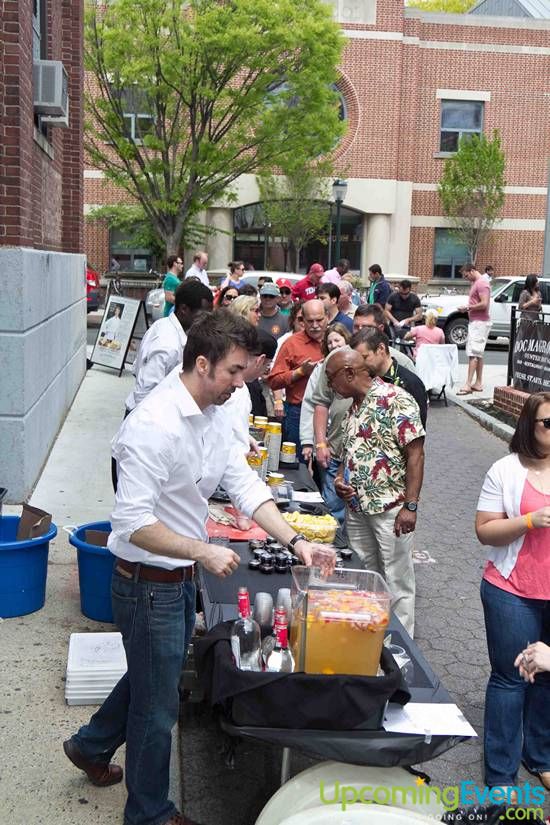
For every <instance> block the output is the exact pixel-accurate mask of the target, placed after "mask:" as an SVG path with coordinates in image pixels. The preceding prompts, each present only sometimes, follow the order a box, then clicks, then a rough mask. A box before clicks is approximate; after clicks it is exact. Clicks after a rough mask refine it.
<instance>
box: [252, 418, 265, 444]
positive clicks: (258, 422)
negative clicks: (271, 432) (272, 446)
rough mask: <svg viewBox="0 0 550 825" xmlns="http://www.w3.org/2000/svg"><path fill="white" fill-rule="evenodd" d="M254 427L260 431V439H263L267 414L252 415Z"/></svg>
mask: <svg viewBox="0 0 550 825" xmlns="http://www.w3.org/2000/svg"><path fill="white" fill-rule="evenodd" d="M254 429H255V430H258V431H260V432H261V434H262V436H261V438H260V441H263V440H264V438H265V431H266V430H267V416H266V415H256V416H254Z"/></svg>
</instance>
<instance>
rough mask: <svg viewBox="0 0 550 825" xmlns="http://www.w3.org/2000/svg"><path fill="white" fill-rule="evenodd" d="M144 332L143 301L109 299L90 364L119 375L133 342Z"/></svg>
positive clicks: (116, 296)
mask: <svg viewBox="0 0 550 825" xmlns="http://www.w3.org/2000/svg"><path fill="white" fill-rule="evenodd" d="M146 329H147V317H146V314H145V304H144V303H143V301H138V300H136V299H135V298H124V297H122V296H121V295H111V297H110V298H109V301H108V303H107V306H106V307H105V314H104V316H103V321H102V322H101V326H100V328H99V332H98V334H97V339H96V342H95V344H94V349H93V351H92V356H91V358H90V361H91V362H92V363H94V364H100V365H101V366H102V367H111V368H112V369H114V370H118V373H119V375H121V374H122V370H123V369H124V362H125V361H126V358H127V356H128V351H129V349H130V344H131V342H132V339H133V338H141V337H143V334H144V332H145V330H146Z"/></svg>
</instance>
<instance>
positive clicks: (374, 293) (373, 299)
mask: <svg viewBox="0 0 550 825" xmlns="http://www.w3.org/2000/svg"><path fill="white" fill-rule="evenodd" d="M369 281H370V288H369V294H368V298H367V300H368V303H369V304H380V305H381V306H383V307H385V306H386V304H387V303H388V298H389V297H390V294H391V286H390V285H389V283H388V282H387V281H386V279H385V278H384V273H383V272H382V267H381V266H380V265H379V264H372V265H371V266H369Z"/></svg>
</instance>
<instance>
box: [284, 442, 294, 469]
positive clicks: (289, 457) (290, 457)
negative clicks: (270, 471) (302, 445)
mask: <svg viewBox="0 0 550 825" xmlns="http://www.w3.org/2000/svg"><path fill="white" fill-rule="evenodd" d="M281 464H296V444H295V443H294V442H293V441H283V443H282V444H281Z"/></svg>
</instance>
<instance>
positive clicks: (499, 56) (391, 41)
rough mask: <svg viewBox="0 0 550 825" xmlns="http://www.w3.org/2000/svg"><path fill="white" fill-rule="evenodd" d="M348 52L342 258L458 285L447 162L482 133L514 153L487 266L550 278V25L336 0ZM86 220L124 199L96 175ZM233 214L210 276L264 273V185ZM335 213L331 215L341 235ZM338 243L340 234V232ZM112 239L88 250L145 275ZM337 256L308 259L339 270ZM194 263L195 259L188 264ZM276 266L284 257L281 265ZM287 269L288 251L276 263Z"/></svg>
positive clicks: (370, 0) (241, 199)
mask: <svg viewBox="0 0 550 825" xmlns="http://www.w3.org/2000/svg"><path fill="white" fill-rule="evenodd" d="M331 5H332V6H333V7H334V14H335V18H336V19H337V20H338V21H339V22H340V23H341V25H342V28H343V30H344V33H345V35H346V38H347V45H346V48H345V51H344V56H343V60H342V64H341V78H340V82H339V89H340V92H341V97H342V116H343V117H345V119H346V120H347V124H348V129H347V134H346V136H345V137H344V138H343V140H342V141H341V144H340V146H339V147H338V150H337V158H338V161H339V163H340V166H341V170H342V174H345V176H346V178H347V181H348V189H347V194H346V198H345V201H344V204H343V212H342V254H343V255H346V257H349V258H350V259H351V261H352V266H353V268H354V269H355V270H360V271H361V273H362V275H363V277H365V276H366V273H367V268H368V265H369V264H370V263H373V262H377V263H379V264H381V265H382V267H383V268H384V270H385V271H387V272H389V273H400V274H407V273H408V274H409V275H412V276H417V277H419V278H420V279H421V280H422V281H424V282H426V281H429V280H432V279H434V278H451V277H456V275H457V274H458V268H459V266H460V264H461V263H463V261H464V259H465V257H466V252H465V250H464V249H463V248H461V247H460V245H459V244H457V243H456V241H455V240H454V239H453V237H452V235H451V234H450V233H449V231H448V222H447V221H446V219H445V218H444V217H443V216H442V211H441V206H440V203H439V198H438V195H437V183H438V181H439V179H440V177H441V174H442V170H443V163H444V159H445V158H446V157H448V156H449V154H450V153H452V152H453V151H454V150H455V149H456V146H457V143H458V139H459V136H460V135H461V134H464V133H468V132H484V133H486V134H487V135H491V134H492V131H493V129H499V130H500V133H501V137H502V144H503V149H504V151H505V155H506V181H507V186H506V202H505V206H504V211H503V215H502V220H501V221H500V222H499V223H498V225H497V226H496V228H495V229H494V230H493V232H492V233H491V235H490V237H489V238H488V241H487V243H486V245H485V247H484V248H482V249H481V250H480V253H479V257H478V263H479V264H480V265H484V264H487V263H491V264H492V265H493V266H494V267H495V270H496V273H497V274H501V275H506V274H509V275H511V274H514V275H516V274H521V273H527V272H537V271H540V269H541V266H542V253H543V232H544V219H545V205H546V201H545V195H546V174H547V172H546V170H547V158H548V157H550V130H549V128H548V124H549V123H550V20H547V19H534V18H532V17H526V18H518V17H498V16H484V15H483V14H481V13H478V14H466V15H448V14H435V13H428V12H421V11H419V10H417V9H409V8H404V6H403V2H402V0H331ZM84 183H85V203H86V206H85V209H87V210H89V209H91V208H92V207H93V206H94V205H96V204H102V203H108V202H110V201H112V200H113V199H114V198H115V197H117V194H116V193H115V191H114V190H113V189H112V188H109V187H105V186H104V183H103V180H102V175H101V173H100V172H99V171H98V170H95V169H85V172H84ZM237 196H238V198H237V202H236V204H235V205H234V207H233V208H230V209H228V208H224V207H222V206H221V205H220V207H219V208H213V209H208V210H207V211H206V213H205V215H204V221H205V223H206V224H208V225H213V226H217V227H219V228H220V229H223V230H225V233H224V234H222V233H219V234H217V235H214V236H213V237H211V238H210V239H209V241H208V249H209V253H210V266H211V267H212V268H218V267H223V266H225V265H226V263H227V261H229V260H230V259H232V258H244V259H245V260H250V261H252V262H253V263H254V265H255V267H256V268H262V265H263V251H264V235H263V232H264V229H263V218H262V210H261V207H260V206H259V204H258V199H259V195H258V190H257V186H256V183H255V179H254V177H253V176H243V178H241V179H240V180H239V181H238V185H237ZM328 214H329V206H328V205H327V225H328ZM327 234H328V233H327ZM119 240H120V239H118V238H116V237H114V238H112V239H111V241H112V242H111V248H110V249H109V235H108V232H107V231H106V229H105V228H100V227H98V226H97V225H94V224H92V223H90V224H88V225H87V227H86V240H85V245H86V250H87V252H88V255H89V256H90V258H91V259H92V260H94V261H95V262H97V264H98V265H99V266H101V267H106V266H107V263H108V261H109V259H110V257H109V256H110V255H111V254H114V255H116V256H118V257H119V260H120V261H121V263H122V265H123V266H124V267H125V268H126V267H127V268H132V267H135V268H136V269H139V268H140V267H141V268H143V269H144V268H145V267H146V266H148V265H149V264H150V263H151V261H150V258H149V257H148V253H147V250H124V249H123V248H122V247H121V246H119V245H118V242H119ZM331 248H332V244H331V243H328V244H327V245H317V246H315V245H314V246H312V247H310V248H308V249H306V250H305V251H304V257H303V261H302V263H303V265H304V267H305V266H306V265H307V264H308V263H310V262H311V261H312V260H321V261H322V262H323V263H325V264H326V263H328V261H327V258H328V256H330V254H331V251H332V249H331ZM187 252H188V251H186V254H187ZM274 256H275V258H274ZM271 263H272V266H273V265H274V264H275V266H274V267H273V268H276V266H277V263H278V261H277V259H276V251H275V250H274V251H273V255H272V257H271Z"/></svg>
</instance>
